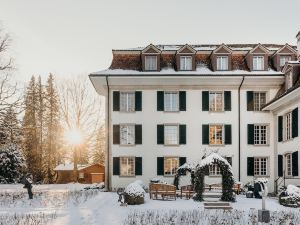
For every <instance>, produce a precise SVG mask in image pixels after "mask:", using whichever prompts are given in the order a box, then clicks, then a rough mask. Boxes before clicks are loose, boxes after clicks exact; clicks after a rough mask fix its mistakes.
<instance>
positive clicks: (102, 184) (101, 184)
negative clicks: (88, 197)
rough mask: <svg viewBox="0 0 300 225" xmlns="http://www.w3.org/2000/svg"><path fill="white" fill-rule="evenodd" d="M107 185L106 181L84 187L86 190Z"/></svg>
mask: <svg viewBox="0 0 300 225" xmlns="http://www.w3.org/2000/svg"><path fill="white" fill-rule="evenodd" d="M104 187H105V185H104V182H101V183H99V184H98V183H94V184H92V185H91V186H87V187H85V188H84V190H90V189H103V188H104Z"/></svg>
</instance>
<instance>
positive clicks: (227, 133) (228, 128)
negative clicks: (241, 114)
mask: <svg viewBox="0 0 300 225" xmlns="http://www.w3.org/2000/svg"><path fill="white" fill-rule="evenodd" d="M231 143H232V131H231V125H230V124H226V125H225V145H231Z"/></svg>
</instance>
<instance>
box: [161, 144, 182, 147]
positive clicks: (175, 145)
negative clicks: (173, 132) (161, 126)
mask: <svg viewBox="0 0 300 225" xmlns="http://www.w3.org/2000/svg"><path fill="white" fill-rule="evenodd" d="M164 146H166V147H179V146H180V144H174V145H164Z"/></svg>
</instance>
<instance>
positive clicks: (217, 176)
mask: <svg viewBox="0 0 300 225" xmlns="http://www.w3.org/2000/svg"><path fill="white" fill-rule="evenodd" d="M208 176H209V177H212V178H219V177H222V175H208Z"/></svg>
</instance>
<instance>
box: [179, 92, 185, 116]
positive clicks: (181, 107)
mask: <svg viewBox="0 0 300 225" xmlns="http://www.w3.org/2000/svg"><path fill="white" fill-rule="evenodd" d="M179 110H180V111H186V92H185V91H180V92H179Z"/></svg>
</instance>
